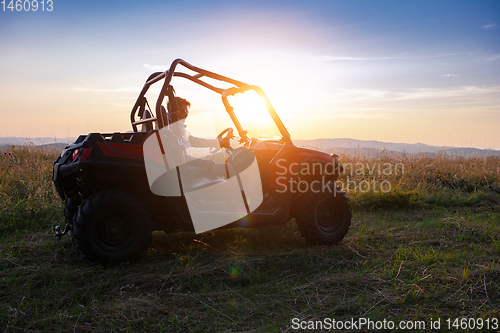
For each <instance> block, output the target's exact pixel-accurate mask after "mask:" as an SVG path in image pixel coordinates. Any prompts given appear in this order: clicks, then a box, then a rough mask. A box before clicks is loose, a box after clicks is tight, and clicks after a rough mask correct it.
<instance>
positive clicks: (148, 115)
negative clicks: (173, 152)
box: [141, 110, 153, 132]
mask: <svg viewBox="0 0 500 333" xmlns="http://www.w3.org/2000/svg"><path fill="white" fill-rule="evenodd" d="M151 117H152V116H151V112H149V110H144V112H143V114H142V117H141V118H142V120H144V119H148V118H151ZM152 130H153V122H148V123H145V124H142V127H141V132H149V131H152Z"/></svg>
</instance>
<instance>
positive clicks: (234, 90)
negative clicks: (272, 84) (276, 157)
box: [130, 59, 292, 143]
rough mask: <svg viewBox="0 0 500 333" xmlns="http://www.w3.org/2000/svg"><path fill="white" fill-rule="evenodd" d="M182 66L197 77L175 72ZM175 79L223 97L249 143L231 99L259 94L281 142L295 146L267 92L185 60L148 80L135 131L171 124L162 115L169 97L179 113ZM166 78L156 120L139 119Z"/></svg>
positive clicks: (138, 106)
mask: <svg viewBox="0 0 500 333" xmlns="http://www.w3.org/2000/svg"><path fill="white" fill-rule="evenodd" d="M178 65H182V66H184V67H185V68H187V69H189V70H191V71H193V72H195V74H194V75H189V74H186V73H183V72H176V71H175V70H176V67H177V66H178ZM174 76H178V77H182V78H185V79H188V80H190V81H192V82H195V83H197V84H199V85H201V86H203V87H205V88H208V89H210V90H212V91H214V92H216V93H218V94H220V95H221V97H222V103H223V104H224V107H225V109H226V112H227V113H228V114H229V117H230V118H231V120H232V121H233V124H234V126H235V127H236V130H237V131H238V134H239V136H240V138H241V139H240V141H241V142H242V143H248V142H249V141H250V139H249V138H248V136H247V131H246V130H245V129H244V128H243V126H242V125H241V124H240V122H239V120H238V118H237V117H236V115H235V113H234V111H233V107H232V106H231V105H230V104H229V102H228V100H227V98H228V97H229V96H233V95H236V94H239V93H243V92H245V91H248V90H253V91H255V92H256V93H257V94H258V95H259V96H260V97H261V98H262V99H263V100H264V101H265V102H266V109H267V111H268V112H269V114H270V116H271V118H272V119H273V121H274V123H275V124H276V126H277V127H278V130H279V131H280V134H281V136H282V138H281V140H282V141H283V143H292V140H291V137H290V134H289V133H288V131H287V129H286V127H285V125H284V124H283V122H282V121H281V119H280V117H279V116H278V114H277V113H276V111H275V110H274V108H273V106H272V105H271V102H269V99H268V98H267V96H266V94H265V93H264V91H263V90H262V89H261V88H260V87H258V86H255V85H249V84H246V83H243V82H241V81H237V80H234V79H231V78H228V77H225V76H222V75H219V74H216V73H213V72H210V71H207V70H205V69H202V68H199V67H195V66H193V65H191V64H189V63H188V62H186V61H184V60H182V59H176V60H174V61H173V62H172V64H171V65H170V68H169V69H168V70H167V71H165V72H156V73H153V74H151V75H150V76H149V78H148V79H147V80H146V83H145V84H144V87H143V88H142V90H141V92H140V94H139V97H138V98H137V100H136V102H135V104H134V107H133V108H132V112H131V113H130V122H131V123H132V128H133V130H134V132H137V131H138V130H137V125H141V124H147V123H153V122H155V121H156V122H157V123H158V128H163V127H164V126H165V125H167V119H164V114H163V112H161V108H162V103H163V100H164V99H165V97H167V98H168V100H169V103H170V105H171V107H172V108H173V110H174V111H175V110H177V108H178V105H177V101H176V99H175V98H174V97H175V91H174V88H173V87H172V85H170V82H171V81H172V78H173V77H174ZM203 77H206V78H210V79H214V80H217V81H222V82H226V83H230V84H232V85H233V87H230V88H227V89H223V88H218V87H215V86H213V85H211V84H209V83H207V82H205V81H203V80H201V79H202V78H203ZM162 79H164V81H163V86H162V88H161V90H160V94H159V95H158V98H157V100H156V105H155V115H156V117H154V116H153V117H150V118H146V119H141V120H135V118H136V115H137V114H140V115H143V114H144V111H145V108H146V104H147V100H146V97H145V95H146V93H147V91H148V89H149V88H150V87H151V86H152V85H153V84H155V83H157V82H159V81H161V80H162Z"/></svg>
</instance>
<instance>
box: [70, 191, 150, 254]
mask: <svg viewBox="0 0 500 333" xmlns="http://www.w3.org/2000/svg"><path fill="white" fill-rule="evenodd" d="M152 233H153V227H152V222H151V215H150V213H149V211H148V209H147V208H146V207H145V205H144V204H143V203H142V202H141V201H140V200H139V199H138V198H136V197H135V196H133V195H130V194H128V193H124V192H120V191H102V192H99V193H97V194H94V195H92V196H90V197H89V198H88V199H86V200H85V201H84V202H83V204H82V205H81V206H80V207H79V209H78V214H77V215H76V217H75V219H74V223H73V244H74V245H75V248H76V250H77V252H78V255H79V256H80V257H81V258H83V259H85V260H87V261H90V262H95V263H103V264H116V263H121V262H126V261H128V262H132V261H134V260H137V259H139V258H140V257H141V256H142V254H143V253H144V252H146V251H147V249H148V248H149V243H150V242H151V238H152Z"/></svg>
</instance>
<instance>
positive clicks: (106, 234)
mask: <svg viewBox="0 0 500 333" xmlns="http://www.w3.org/2000/svg"><path fill="white" fill-rule="evenodd" d="M136 233H137V230H136V228H135V227H134V223H132V221H131V220H130V217H128V216H124V215H122V214H119V213H116V214H111V213H110V214H105V215H104V216H102V217H101V218H100V219H99V221H98V223H97V228H95V229H94V235H95V239H96V243H97V245H98V246H99V247H100V248H101V249H103V250H105V251H108V252H120V251H122V250H124V249H125V248H127V247H128V246H129V245H130V244H131V243H132V242H133V240H134V238H135V234H136Z"/></svg>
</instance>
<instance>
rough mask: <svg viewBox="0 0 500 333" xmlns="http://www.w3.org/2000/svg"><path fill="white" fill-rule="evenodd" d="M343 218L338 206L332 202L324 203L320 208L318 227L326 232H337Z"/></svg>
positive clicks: (318, 211)
mask: <svg viewBox="0 0 500 333" xmlns="http://www.w3.org/2000/svg"><path fill="white" fill-rule="evenodd" d="M341 217H342V216H341V212H340V209H339V207H338V205H337V204H336V203H335V202H333V201H332V200H328V201H324V202H322V203H321V204H320V205H319V206H318V210H317V220H318V226H319V227H320V228H321V229H322V230H324V231H326V232H333V231H335V230H336V229H337V228H338V227H339V224H340V220H341Z"/></svg>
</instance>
